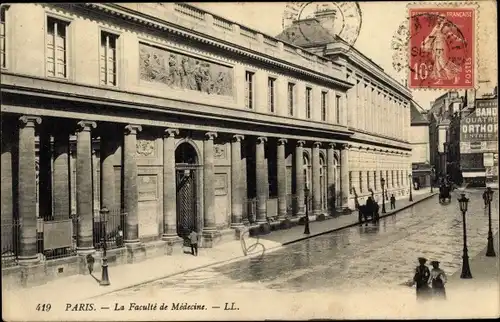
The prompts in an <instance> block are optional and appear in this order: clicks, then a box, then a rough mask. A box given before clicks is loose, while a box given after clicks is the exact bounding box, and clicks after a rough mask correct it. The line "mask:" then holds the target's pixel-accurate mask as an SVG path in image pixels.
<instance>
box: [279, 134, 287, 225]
mask: <svg viewBox="0 0 500 322" xmlns="http://www.w3.org/2000/svg"><path fill="white" fill-rule="evenodd" d="M286 143H287V140H286V139H279V140H278V147H277V154H276V155H277V159H278V160H277V164H278V218H279V219H281V220H283V219H285V218H286V179H287V178H286V159H285V157H286V156H285V150H286Z"/></svg>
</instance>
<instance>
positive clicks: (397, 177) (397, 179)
mask: <svg viewBox="0 0 500 322" xmlns="http://www.w3.org/2000/svg"><path fill="white" fill-rule="evenodd" d="M396 185H397V186H398V187H399V171H398V170H396Z"/></svg>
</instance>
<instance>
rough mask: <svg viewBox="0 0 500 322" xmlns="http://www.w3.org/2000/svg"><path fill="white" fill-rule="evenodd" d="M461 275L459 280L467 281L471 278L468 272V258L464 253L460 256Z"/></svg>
mask: <svg viewBox="0 0 500 322" xmlns="http://www.w3.org/2000/svg"><path fill="white" fill-rule="evenodd" d="M462 259H463V261H462V273H461V274H460V278H464V279H469V278H472V273H471V272H470V266H469V256H468V255H467V253H464V255H463V256H462Z"/></svg>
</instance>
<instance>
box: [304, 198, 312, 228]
mask: <svg viewBox="0 0 500 322" xmlns="http://www.w3.org/2000/svg"><path fill="white" fill-rule="evenodd" d="M304 195H305V199H306V217H305V218H304V234H306V235H309V234H310V233H311V232H310V231H309V189H308V188H305V189H304Z"/></svg>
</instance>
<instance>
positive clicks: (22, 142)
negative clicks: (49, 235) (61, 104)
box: [17, 116, 42, 264]
mask: <svg viewBox="0 0 500 322" xmlns="http://www.w3.org/2000/svg"><path fill="white" fill-rule="evenodd" d="M19 120H20V123H21V124H20V127H19V162H18V167H19V168H18V169H19V170H18V176H19V178H18V186H17V188H18V204H17V207H18V215H19V221H20V223H21V227H20V249H19V261H20V262H21V263H26V264H27V263H31V262H36V261H37V260H38V259H37V247H36V220H37V219H36V171H35V125H36V124H40V123H41V122H42V120H41V118H39V117H34V116H21V117H20V118H19Z"/></svg>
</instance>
